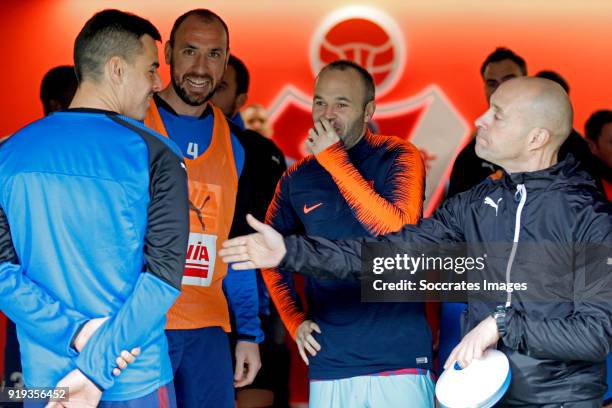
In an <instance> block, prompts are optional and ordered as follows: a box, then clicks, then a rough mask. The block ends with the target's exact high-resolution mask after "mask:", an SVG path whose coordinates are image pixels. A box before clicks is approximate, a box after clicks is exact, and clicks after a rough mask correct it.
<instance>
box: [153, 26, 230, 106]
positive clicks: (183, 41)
mask: <svg viewBox="0 0 612 408" xmlns="http://www.w3.org/2000/svg"><path fill="white" fill-rule="evenodd" d="M227 51H228V49H227V35H226V32H225V29H224V28H223V25H222V24H221V23H220V22H219V21H217V20H212V21H205V20H202V19H201V18H199V17H198V16H190V17H188V18H187V19H185V21H183V23H182V24H181V25H180V27H179V28H178V29H177V31H176V37H175V40H174V44H173V46H172V45H170V43H166V50H165V54H166V61H167V62H168V61H169V62H170V71H171V77H172V87H173V89H174V91H175V93H176V94H177V95H178V96H179V98H180V99H181V100H182V101H183V102H184V103H185V104H187V105H189V106H201V105H203V104H204V103H205V102H206V101H208V99H210V97H211V96H212V94H213V93H214V92H215V88H216V86H217V84H218V83H219V81H221V78H222V77H223V72H224V71H225V66H226V63H227V58H228V53H227Z"/></svg>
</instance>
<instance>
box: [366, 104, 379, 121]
mask: <svg viewBox="0 0 612 408" xmlns="http://www.w3.org/2000/svg"><path fill="white" fill-rule="evenodd" d="M375 110H376V102H374V101H370V102H368V103H367V104H366V106H365V114H364V122H365V123H368V122H369V121H370V120H371V119H372V116H374V111H375Z"/></svg>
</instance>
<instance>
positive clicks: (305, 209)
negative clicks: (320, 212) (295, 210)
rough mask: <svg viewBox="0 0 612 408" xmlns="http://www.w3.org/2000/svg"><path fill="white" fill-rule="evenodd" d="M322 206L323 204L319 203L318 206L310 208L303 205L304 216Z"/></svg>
mask: <svg viewBox="0 0 612 408" xmlns="http://www.w3.org/2000/svg"><path fill="white" fill-rule="evenodd" d="M322 205H323V203H319V204H315V205H313V206H312V207H308V206H307V205H306V204H304V214H308V213H309V212H311V211H314V210H316V209H317V208H319V207H320V206H322Z"/></svg>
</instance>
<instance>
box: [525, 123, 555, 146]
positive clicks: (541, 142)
mask: <svg viewBox="0 0 612 408" xmlns="http://www.w3.org/2000/svg"><path fill="white" fill-rule="evenodd" d="M550 139H551V134H550V131H549V130H548V129H546V128H535V129H533V130H532V131H531V132H530V133H529V149H530V150H537V149H539V148H541V147H543V146H545V145H546V144H548V143H549V142H550Z"/></svg>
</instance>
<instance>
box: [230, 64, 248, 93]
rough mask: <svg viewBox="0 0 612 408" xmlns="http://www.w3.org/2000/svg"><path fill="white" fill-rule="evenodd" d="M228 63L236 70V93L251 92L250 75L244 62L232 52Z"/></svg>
mask: <svg viewBox="0 0 612 408" xmlns="http://www.w3.org/2000/svg"><path fill="white" fill-rule="evenodd" d="M227 65H228V66H231V67H234V71H236V95H240V94H243V93H247V92H249V81H250V76H249V70H248V69H247V67H246V65H244V62H242V61H241V60H240V59H239V58H238V57H236V56H235V55H233V54H230V56H229V59H228V60H227Z"/></svg>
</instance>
